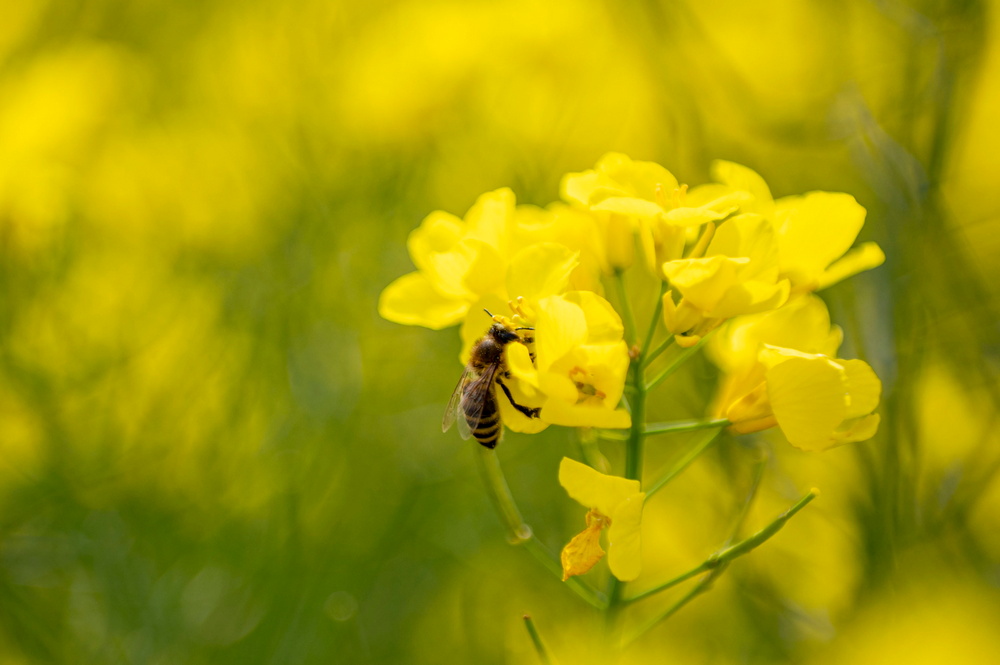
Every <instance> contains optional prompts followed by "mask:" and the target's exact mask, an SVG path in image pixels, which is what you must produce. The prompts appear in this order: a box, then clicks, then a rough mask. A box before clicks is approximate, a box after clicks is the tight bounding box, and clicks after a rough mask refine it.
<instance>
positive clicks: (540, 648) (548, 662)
mask: <svg viewBox="0 0 1000 665" xmlns="http://www.w3.org/2000/svg"><path fill="white" fill-rule="evenodd" d="M524 627H525V628H527V629H528V635H529V636H531V642H532V644H534V645H535V651H536V652H538V660H540V661H541V662H542V665H552V659H551V658H549V652H548V651H547V650H546V649H545V645H544V644H542V637H541V636H540V635H539V634H538V629H537V628H535V622H534V620H532V618H531V617H530V616H529V615H527V614H525V615H524Z"/></svg>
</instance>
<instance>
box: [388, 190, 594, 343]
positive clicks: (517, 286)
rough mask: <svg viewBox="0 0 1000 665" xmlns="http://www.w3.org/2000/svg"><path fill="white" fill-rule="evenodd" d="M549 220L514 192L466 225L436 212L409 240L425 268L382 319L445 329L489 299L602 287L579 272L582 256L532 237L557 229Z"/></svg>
mask: <svg viewBox="0 0 1000 665" xmlns="http://www.w3.org/2000/svg"><path fill="white" fill-rule="evenodd" d="M547 215H551V213H548V212H547V211H542V210H539V209H538V208H534V207H525V206H522V207H521V208H516V207H515V205H514V194H513V193H512V192H511V191H510V190H509V189H498V190H496V191H495V192H488V193H486V194H483V195H482V196H480V197H479V199H478V200H477V201H476V203H475V205H473V206H472V208H470V209H469V212H468V213H467V214H466V216H465V219H458V218H457V217H455V216H454V215H450V214H448V213H445V212H441V211H438V212H434V213H431V214H430V215H428V216H427V217H426V218H425V219H424V221H423V222H422V223H421V225H420V227H419V228H417V229H416V230H414V231H413V232H412V233H411V234H410V237H409V239H408V241H407V248H408V249H409V253H410V258H411V259H412V260H413V263H414V265H415V266H416V267H417V270H416V271H415V272H412V273H410V274H408V275H404V276H402V277H400V278H399V279H397V280H395V281H394V282H393V283H391V284H390V285H389V286H387V287H386V288H385V290H384V291H383V292H382V295H381V297H380V298H379V314H381V315H382V317H383V318H386V319H388V320H390V321H395V322H396V323H403V324H408V325H420V326H425V327H428V328H432V329H435V330H439V329H441V328H446V327H448V326H452V325H455V324H457V323H459V322H461V321H462V320H463V319H464V318H465V317H466V316H467V314H468V313H469V311H470V308H471V309H473V310H476V311H478V309H479V307H478V306H477V303H479V302H480V301H481V300H482V299H483V298H486V297H490V296H492V297H496V298H498V299H500V300H501V301H503V302H506V301H507V300H509V299H512V298H518V297H523V298H529V299H530V298H539V297H542V296H546V295H552V294H555V293H561V292H562V291H565V290H566V289H567V288H568V287H569V284H570V282H571V281H574V282H575V283H577V284H579V285H580V286H581V287H582V288H588V287H590V288H598V286H599V285H598V284H597V282H596V277H593V278H589V279H588V278H587V277H586V275H584V274H581V273H580V271H579V270H578V268H580V267H581V266H580V256H581V253H580V252H579V251H573V250H571V249H570V248H568V247H566V246H565V245H564V244H561V243H558V242H539V240H540V239H541V238H540V237H538V236H536V237H532V233H531V231H532V230H533V229H537V228H539V227H540V226H544V225H545V224H549V225H552V224H554V222H553V220H552V219H549V218H546V216H547ZM568 226H569V224H567V223H563V224H562V227H564V228H565V227H568ZM549 235H550V237H554V234H549ZM563 235H564V236H565V234H563ZM565 237H567V238H569V236H565ZM585 237H586V236H585ZM569 239H572V238H569ZM582 243H583V240H581V241H580V244H582ZM584 270H589V271H591V272H594V270H595V268H594V266H593V265H589V266H586V267H584Z"/></svg>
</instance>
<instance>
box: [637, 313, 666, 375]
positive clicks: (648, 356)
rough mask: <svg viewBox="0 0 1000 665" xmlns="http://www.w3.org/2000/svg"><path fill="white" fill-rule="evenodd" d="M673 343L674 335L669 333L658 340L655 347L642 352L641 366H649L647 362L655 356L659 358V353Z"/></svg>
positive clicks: (654, 358)
mask: <svg viewBox="0 0 1000 665" xmlns="http://www.w3.org/2000/svg"><path fill="white" fill-rule="evenodd" d="M660 307H663V303H662V302H660ZM673 343H674V336H673V335H671V336H670V337H667V338H666V339H665V340H663V341H662V342H660V344H659V346H657V347H656V348H655V349H653V350H652V351H650V352H649V353H647V354H644V357H643V359H642V364H643V366H644V367H649V364H650V363H651V362H653V361H654V360H656V359H657V358H659V357H660V354H661V353H663V352H664V351H666V350H667V349H668V348H670V345H671V344H673Z"/></svg>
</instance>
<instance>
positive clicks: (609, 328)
mask: <svg viewBox="0 0 1000 665" xmlns="http://www.w3.org/2000/svg"><path fill="white" fill-rule="evenodd" d="M563 298H564V299H565V300H566V301H567V302H570V303H573V304H575V305H578V306H579V307H580V309H581V310H582V311H583V316H584V319H585V320H586V324H587V339H586V342H587V344H601V343H616V342H619V341H621V339H622V335H624V334H625V327H624V326H623V325H622V318H621V317H620V316H619V315H618V312H616V311H615V308H614V307H612V306H611V303H609V302H608V301H607V300H605V299H604V298H602V297H601V296H599V295H597V294H596V293H593V292H592V291H571V292H569V293H566V294H565V295H563Z"/></svg>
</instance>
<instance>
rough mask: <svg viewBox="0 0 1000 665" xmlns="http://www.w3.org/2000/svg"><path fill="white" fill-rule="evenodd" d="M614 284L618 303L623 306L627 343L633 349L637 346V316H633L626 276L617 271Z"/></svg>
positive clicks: (622, 312)
mask: <svg viewBox="0 0 1000 665" xmlns="http://www.w3.org/2000/svg"><path fill="white" fill-rule="evenodd" d="M614 282H615V288H616V290H617V291H618V302H619V304H620V305H621V315H622V323H623V324H624V326H625V341H626V342H628V345H629V347H631V346H632V345H634V344H635V316H634V315H633V314H632V304H631V303H630V302H629V299H628V293H627V292H626V290H625V276H624V273H623V272H622V271H621V270H616V271H615V278H614Z"/></svg>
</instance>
